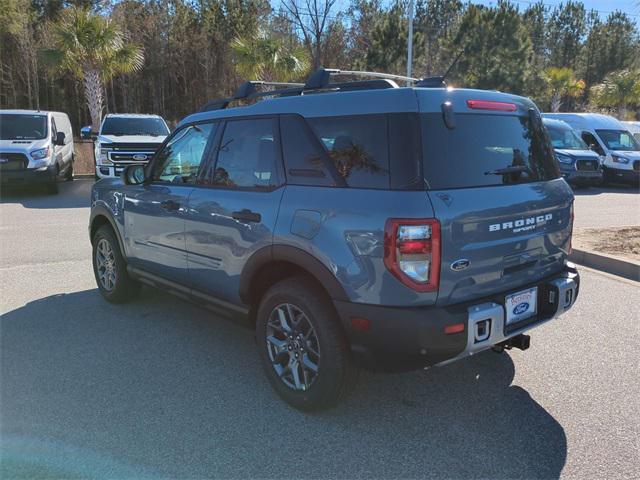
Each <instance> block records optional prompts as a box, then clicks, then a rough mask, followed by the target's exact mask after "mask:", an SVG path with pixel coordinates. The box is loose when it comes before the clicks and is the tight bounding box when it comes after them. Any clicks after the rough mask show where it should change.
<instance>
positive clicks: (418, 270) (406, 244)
mask: <svg viewBox="0 0 640 480" xmlns="http://www.w3.org/2000/svg"><path fill="white" fill-rule="evenodd" d="M384 264H385V266H386V267H387V269H388V270H389V271H390V272H391V273H392V274H393V275H394V276H395V277H396V278H397V279H398V280H400V281H401V282H402V283H403V284H404V285H406V286H408V287H410V288H412V289H413V290H417V291H419V292H432V291H435V290H437V289H438V285H439V283H440V222H438V220H435V219H433V218H428V219H400V218H390V219H389V220H387V224H386V226H385V234H384Z"/></svg>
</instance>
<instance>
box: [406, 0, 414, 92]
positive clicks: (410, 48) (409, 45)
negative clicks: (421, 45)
mask: <svg viewBox="0 0 640 480" xmlns="http://www.w3.org/2000/svg"><path fill="white" fill-rule="evenodd" d="M413 2H414V0H410V1H409V35H408V37H407V77H411V66H412V64H413ZM408 84H409V82H407V85H408Z"/></svg>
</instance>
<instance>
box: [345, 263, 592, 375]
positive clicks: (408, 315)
mask: <svg viewBox="0 0 640 480" xmlns="http://www.w3.org/2000/svg"><path fill="white" fill-rule="evenodd" d="M579 285H580V276H579V274H578V272H577V270H576V268H575V266H574V265H573V264H571V263H568V264H567V266H566V267H565V269H564V270H563V271H562V272H560V273H558V274H555V275H553V276H551V277H548V278H545V279H542V280H540V281H539V282H536V283H532V284H529V285H522V286H520V287H518V288H515V289H513V290H509V291H506V292H501V293H500V294H496V295H492V296H490V297H486V298H482V299H478V300H474V301H473V302H465V303H462V304H458V305H451V306H447V307H435V306H430V307H419V308H402V307H382V306H376V305H364V304H357V303H352V302H341V301H334V304H335V306H336V310H337V312H338V314H339V316H340V319H341V321H342V323H343V325H344V328H345V331H346V332H347V335H348V337H349V340H350V342H351V349H352V351H353V354H354V357H355V359H356V360H357V361H358V363H360V364H361V365H363V366H364V367H366V368H369V369H372V370H380V371H410V370H416V369H419V368H423V367H427V366H430V365H435V364H444V363H448V362H450V361H453V360H456V359H459V358H463V357H466V356H469V355H473V354H474V353H477V352H480V351H482V350H486V349H488V348H491V347H492V346H494V345H496V344H498V343H501V342H503V341H505V340H507V339H509V338H512V337H514V336H516V335H519V334H521V333H523V332H526V331H528V330H530V329H532V328H534V327H536V326H538V325H541V324H542V323H545V322H547V321H549V320H551V319H553V318H556V317H557V316H559V315H561V314H562V313H564V312H566V311H567V310H569V309H570V308H571V307H572V306H573V304H574V303H575V301H576V299H577V296H578V290H579ZM536 286H537V287H538V313H537V314H536V315H535V316H533V317H530V318H528V319H526V320H524V321H523V322H520V323H518V324H514V325H510V326H508V327H507V326H505V308H504V299H505V296H506V295H508V294H510V293H513V292H517V291H520V290H525V289H527V288H530V287H536ZM353 318H365V319H367V320H369V325H370V328H369V329H368V330H367V331H357V330H355V329H354V328H352V319H353ZM487 320H489V322H488V325H489V330H488V332H487V335H486V336H481V339H480V340H479V339H478V335H477V328H478V324H479V323H481V322H484V323H483V325H484V326H485V327H486V326H487V323H486V321H487ZM460 323H462V324H464V330H462V331H460V332H459V333H453V334H445V333H444V329H445V327H447V326H451V325H454V324H460Z"/></svg>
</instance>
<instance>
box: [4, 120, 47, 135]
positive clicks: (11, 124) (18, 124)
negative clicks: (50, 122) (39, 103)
mask: <svg viewBox="0 0 640 480" xmlns="http://www.w3.org/2000/svg"><path fill="white" fill-rule="evenodd" d="M46 137H47V117H46V116H44V115H24V114H12V113H2V114H0V140H41V139H43V138H46Z"/></svg>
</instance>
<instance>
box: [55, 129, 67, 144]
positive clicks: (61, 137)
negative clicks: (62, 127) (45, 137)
mask: <svg viewBox="0 0 640 480" xmlns="http://www.w3.org/2000/svg"><path fill="white" fill-rule="evenodd" d="M65 138H66V135H65V134H64V132H58V133H57V134H56V139H55V140H54V141H53V144H54V145H57V146H59V147H62V146H64V141H65Z"/></svg>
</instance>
